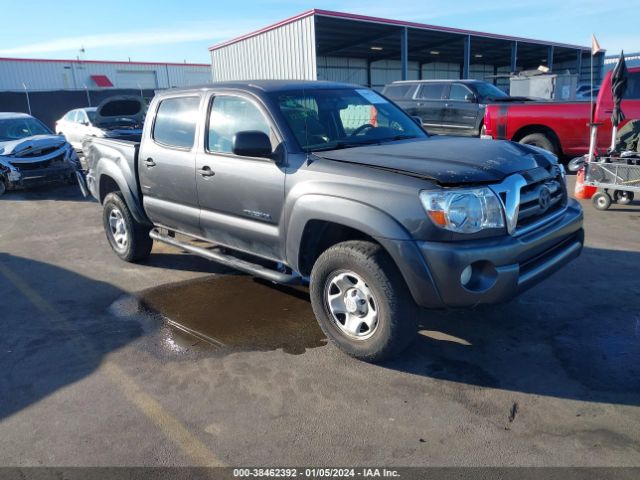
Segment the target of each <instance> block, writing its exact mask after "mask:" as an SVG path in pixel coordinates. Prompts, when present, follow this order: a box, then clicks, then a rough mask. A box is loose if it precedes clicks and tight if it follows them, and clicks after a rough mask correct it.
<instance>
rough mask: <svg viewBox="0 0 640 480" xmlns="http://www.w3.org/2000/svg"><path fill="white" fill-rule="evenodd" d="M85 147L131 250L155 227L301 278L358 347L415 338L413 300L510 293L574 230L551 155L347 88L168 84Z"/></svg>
mask: <svg viewBox="0 0 640 480" xmlns="http://www.w3.org/2000/svg"><path fill="white" fill-rule="evenodd" d="M84 150H85V152H86V155H87V162H88V171H87V174H86V181H87V184H88V188H89V190H90V191H91V193H92V195H93V196H94V197H95V198H96V199H98V200H99V201H100V203H101V204H102V205H103V220H104V228H105V231H106V235H107V238H108V241H109V243H110V244H111V247H112V248H113V250H114V251H115V253H116V254H117V255H118V256H119V257H120V258H122V259H123V260H126V261H136V260H141V259H143V258H145V257H147V256H148V255H149V254H150V252H151V247H152V242H153V240H156V241H160V242H164V243H167V244H170V245H174V246H176V247H178V248H181V249H183V250H186V251H188V252H191V253H194V254H196V255H201V256H203V257H205V258H208V259H211V260H213V261H216V262H219V263H222V264H224V265H228V266H231V267H233V268H235V269H237V270H241V271H243V272H248V273H250V274H252V275H256V276H259V277H262V278H264V279H267V280H269V281H273V282H277V283H283V284H305V283H309V291H310V296H311V303H312V307H313V311H314V313H315V315H316V317H317V319H318V322H319V323H320V326H321V327H322V329H323V331H324V332H325V334H326V335H327V337H328V338H329V339H331V340H332V341H333V342H334V343H335V344H336V345H338V346H339V347H340V348H341V349H342V350H344V351H345V352H347V353H348V354H350V355H352V356H354V357H357V358H361V359H364V360H367V361H380V360H383V359H386V358H389V357H391V356H394V355H396V354H398V353H399V352H400V351H401V350H403V349H404V348H405V347H406V346H407V345H408V344H409V343H410V341H411V339H412V338H414V336H415V334H416V326H417V320H418V317H419V314H418V311H419V309H418V307H429V308H434V307H435V308H437V307H447V306H451V307H464V306H473V305H477V304H481V303H497V302H504V301H507V300H509V299H511V298H513V297H514V296H515V295H517V294H518V293H519V292H522V291H523V290H525V289H527V288H529V287H531V286H532V285H534V284H536V283H537V282H539V281H540V280H542V279H544V278H546V277H548V276H549V275H550V274H551V273H552V272H554V271H556V270H557V269H558V268H560V267H562V266H563V265H565V264H566V263H567V262H569V261H570V260H571V259H573V258H576V257H577V256H578V255H579V254H580V252H581V249H582V245H583V240H584V232H583V229H582V211H581V209H580V206H579V205H578V203H577V202H575V201H574V200H571V199H569V198H568V197H567V189H566V185H565V178H564V170H563V169H562V167H561V166H560V165H559V164H558V162H557V160H556V158H555V157H554V156H553V155H552V154H550V153H548V152H546V151H543V150H540V149H537V148H535V147H530V146H525V145H519V144H516V143H511V142H506V141H495V142H486V141H482V140H478V139H472V138H446V137H429V135H428V134H427V133H426V132H425V131H424V130H423V129H422V128H421V127H420V126H418V125H417V123H416V121H415V120H414V119H413V118H411V117H410V116H409V115H407V114H406V113H405V112H403V111H402V110H401V109H400V108H399V107H397V106H396V105H395V104H394V103H392V102H390V101H389V100H387V99H386V98H385V97H383V96H382V95H380V94H378V93H376V92H374V91H372V90H369V89H367V88H363V87H359V86H353V85H345V84H340V83H329V82H295V81H255V82H243V83H220V84H214V85H211V86H208V87H206V88H200V89H189V90H168V91H165V92H162V93H160V94H159V95H157V96H156V97H155V98H154V99H153V101H152V102H151V105H150V107H149V112H148V115H147V118H146V120H145V123H144V128H143V134H142V139H141V141H140V142H131V141H122V140H113V139H103V138H90V139H88V140H87V141H86V142H85V145H84ZM192 240H199V241H198V242H193V241H192ZM203 240H204V241H205V242H208V243H209V244H210V245H209V247H208V248H203V244H202V241H203Z"/></svg>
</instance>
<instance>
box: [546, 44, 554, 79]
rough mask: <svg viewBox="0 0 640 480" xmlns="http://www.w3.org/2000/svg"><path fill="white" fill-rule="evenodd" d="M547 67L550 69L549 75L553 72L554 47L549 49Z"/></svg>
mask: <svg viewBox="0 0 640 480" xmlns="http://www.w3.org/2000/svg"><path fill="white" fill-rule="evenodd" d="M547 67H549V73H551V72H553V45H549V46H548V47H547Z"/></svg>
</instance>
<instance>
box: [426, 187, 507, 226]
mask: <svg viewBox="0 0 640 480" xmlns="http://www.w3.org/2000/svg"><path fill="white" fill-rule="evenodd" d="M420 200H421V201H422V205H423V206H424V209H425V210H426V211H427V214H428V215H429V218H430V219H431V220H432V221H433V223H435V224H436V225H437V226H439V227H441V228H444V229H446V230H450V231H452V232H458V233H476V232H479V231H480V230H485V229H488V228H503V227H504V216H503V214H502V205H501V202H500V199H499V198H498V197H497V196H496V195H495V194H494V193H493V192H492V191H491V190H490V189H489V188H469V189H466V188H465V189H459V190H424V191H422V192H420Z"/></svg>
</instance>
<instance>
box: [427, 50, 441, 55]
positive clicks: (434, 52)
mask: <svg viewBox="0 0 640 480" xmlns="http://www.w3.org/2000/svg"><path fill="white" fill-rule="evenodd" d="M429 53H430V54H431V55H440V52H439V51H438V50H431V51H430V52H429Z"/></svg>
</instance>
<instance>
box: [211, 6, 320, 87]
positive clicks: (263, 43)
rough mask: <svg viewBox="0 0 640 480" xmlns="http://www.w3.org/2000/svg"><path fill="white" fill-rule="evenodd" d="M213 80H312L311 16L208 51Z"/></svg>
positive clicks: (314, 63)
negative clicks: (209, 52)
mask: <svg viewBox="0 0 640 480" xmlns="http://www.w3.org/2000/svg"><path fill="white" fill-rule="evenodd" d="M211 71H212V76H213V80H214V81H224V80H257V79H277V78H284V79H289V80H316V79H317V72H316V47H315V25H314V17H313V16H307V17H304V18H301V19H299V20H295V21H293V22H291V23H288V24H285V25H281V26H278V27H276V28H273V29H271V30H267V31H265V32H262V33H260V34H259V35H256V36H253V37H249V38H245V39H243V40H240V41H237V42H234V43H231V44H228V45H223V46H221V47H217V48H214V49H213V50H212V51H211Z"/></svg>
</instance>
